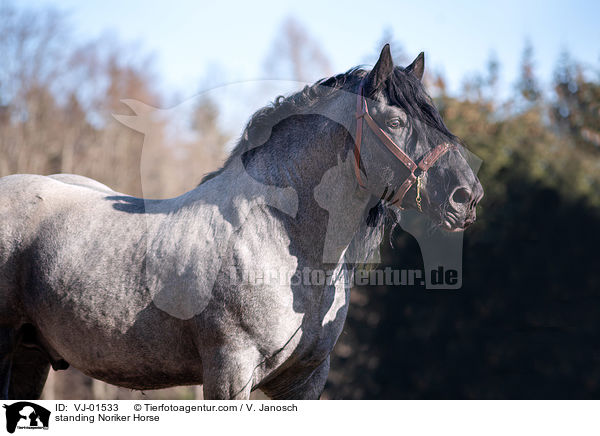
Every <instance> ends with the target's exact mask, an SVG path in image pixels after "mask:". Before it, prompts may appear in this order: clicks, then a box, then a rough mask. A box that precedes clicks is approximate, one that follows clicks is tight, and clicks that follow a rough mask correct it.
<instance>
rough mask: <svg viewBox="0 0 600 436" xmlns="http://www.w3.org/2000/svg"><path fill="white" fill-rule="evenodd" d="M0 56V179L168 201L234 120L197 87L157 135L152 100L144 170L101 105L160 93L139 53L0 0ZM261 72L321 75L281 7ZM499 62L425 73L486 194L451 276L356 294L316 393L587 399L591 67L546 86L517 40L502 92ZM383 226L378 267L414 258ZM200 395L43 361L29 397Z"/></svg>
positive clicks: (597, 87) (565, 63)
mask: <svg viewBox="0 0 600 436" xmlns="http://www.w3.org/2000/svg"><path fill="white" fill-rule="evenodd" d="M391 38H392V35H391V33H390V32H389V31H387V33H384V37H383V39H384V40H386V41H387V40H389V39H391ZM395 47H396V49H397V51H396V53H395V54H394V55H395V57H396V58H397V61H399V62H406V60H407V58H406V56H405V54H404V51H403V50H402V48H401V45H399V44H395ZM369 56H371V53H369V54H365V59H369ZM0 58H1V59H0V176H5V175H8V174H13V173H40V174H51V173H57V172H72V173H78V174H82V175H86V176H89V177H92V178H95V179H97V180H99V181H101V182H103V183H106V184H108V185H110V186H111V187H113V188H115V189H117V190H119V191H122V192H126V193H128V194H132V195H142V194H143V195H145V196H146V197H167V196H172V195H176V194H179V193H181V192H184V191H185V190H187V189H190V188H192V187H193V186H195V184H197V183H198V182H199V181H200V179H201V177H202V175H203V174H204V173H206V172H208V171H210V170H212V169H214V168H216V167H217V166H218V165H219V164H220V163H221V162H222V160H223V158H224V156H225V154H226V150H225V148H224V147H225V143H226V142H227V141H228V139H229V138H230V137H231V136H232V135H237V134H239V133H240V132H227V131H223V129H221V128H220V127H219V122H218V120H219V117H220V113H219V106H218V105H217V104H216V103H215V102H214V101H212V100H211V99H210V98H208V97H205V98H200V99H198V100H197V101H196V104H195V105H194V107H193V109H192V110H191V111H188V112H187V118H186V119H185V120H184V123H183V125H185V126H187V127H186V129H185V134H173V130H172V129H170V127H169V126H170V123H171V122H172V121H173V120H172V119H169V112H168V111H166V112H165V114H164V115H165V116H166V118H165V119H164V123H162V124H160V123H159V124H157V126H156V128H157V132H156V138H155V140H154V141H153V143H152V147H149V148H146V147H145V149H144V153H150V155H144V172H145V174H144V175H142V174H141V173H140V168H141V159H142V157H141V156H142V144H143V140H144V137H143V135H142V134H141V133H138V132H135V131H134V130H132V129H129V128H127V127H125V126H124V125H122V124H120V123H118V122H117V121H116V120H115V119H114V118H113V117H112V114H113V113H119V114H127V113H129V114H131V115H133V113H131V112H128V111H129V109H128V108H127V107H126V106H124V105H123V104H122V103H121V102H120V99H122V98H133V99H137V100H140V101H142V102H144V103H146V104H148V105H151V106H154V107H157V108H163V107H165V106H166V105H167V102H169V101H173V96H170V95H165V94H164V93H160V92H157V91H156V90H157V89H159V87H158V86H157V83H156V82H157V79H156V77H155V75H154V74H153V73H152V59H151V57H148V56H145V55H144V54H142V55H140V54H139V50H137V49H136V48H135V47H129V46H124V45H123V44H121V43H120V42H119V41H117V40H114V39H110V38H104V39H100V40H95V41H74V39H73V37H72V32H71V29H70V28H69V26H68V23H67V22H66V21H65V20H64V18H63V17H62V16H61V15H60V14H59V13H56V12H54V11H51V10H47V11H35V12H33V11H28V10H24V9H19V8H16V7H14V6H11V4H10V3H1V6H0ZM265 68H266V72H267V73H269V74H270V75H272V76H275V77H287V78H291V79H295V80H298V81H312V80H316V79H318V78H320V77H323V76H325V75H327V74H330V73H332V71H331V67H330V64H329V62H328V58H327V55H326V54H324V53H322V52H321V51H320V49H319V46H318V44H316V43H315V41H314V39H313V38H312V37H311V36H310V35H309V33H308V31H307V30H306V29H305V28H303V27H302V26H301V25H300V24H299V23H297V22H296V21H294V20H293V19H291V18H290V19H288V20H286V21H285V22H284V23H283V25H282V27H281V31H280V33H279V37H278V39H277V41H276V43H274V45H273V47H272V50H271V51H270V52H269V54H268V55H267V58H266V61H265ZM499 71H500V65H499V62H498V61H497V60H496V59H495V57H494V56H492V57H491V58H490V61H489V63H488V65H487V69H486V71H484V72H483V73H481V74H479V75H476V76H474V77H471V78H470V79H469V80H467V81H466V82H465V84H464V87H463V90H462V91H461V92H460V93H453V94H450V93H449V92H448V91H447V87H446V83H445V80H444V77H443V76H440V75H436V74H434V73H431V72H429V73H428V76H427V77H426V83H427V86H428V88H429V90H430V92H431V94H432V95H433V96H435V100H436V104H437V106H438V107H439V108H440V110H441V112H442V114H443V117H444V119H445V120H446V123H447V124H448V126H449V127H450V129H451V130H452V131H453V132H454V133H455V134H457V135H458V136H460V137H461V138H462V139H463V140H464V142H465V144H466V145H467V146H468V148H469V149H470V150H471V151H472V152H473V153H475V154H476V155H478V156H479V157H480V158H481V159H482V160H483V166H482V167H481V170H480V173H479V175H480V178H481V181H482V184H483V186H484V188H485V197H484V199H483V201H482V203H481V206H480V208H479V210H478V222H477V224H476V225H475V226H473V227H472V228H470V229H469V231H468V232H467V233H466V235H465V250H464V277H463V288H462V289H461V290H460V291H458V292H456V291H446V292H443V291H426V290H424V289H422V288H420V287H400V288H392V287H381V286H379V287H371V288H368V287H367V288H359V289H355V290H354V291H353V293H352V301H351V307H350V313H349V317H348V322H347V325H346V328H345V331H344V333H343V334H342V337H341V339H340V342H339V343H338V345H337V347H336V349H335V351H334V356H333V361H332V372H331V376H330V379H329V382H328V384H327V387H326V391H325V397H327V398H592V397H595V398H597V397H598V394H599V393H600V369H599V368H600V365H599V363H600V341H599V340H598V339H600V338H599V337H598V335H599V334H598V332H600V278H599V276H598V274H597V263H598V259H599V257H598V254H597V253H598V247H600V236H599V235H600V231H598V229H599V228H600V71H599V70H598V66H592V65H588V64H582V63H580V62H577V61H576V60H574V59H571V58H570V57H569V55H568V53H566V52H565V53H564V54H563V55H562V56H561V58H560V59H559V61H558V63H557V65H556V70H555V76H554V79H553V83H552V84H551V86H547V84H542V83H540V81H539V79H538V77H537V75H536V70H535V51H534V47H532V46H531V44H526V46H525V50H524V51H523V55H522V64H521V76H520V78H519V79H518V80H517V83H516V84H515V86H514V89H513V92H512V94H511V95H508V96H504V97H503V98H500V97H499V95H498V93H499V91H498V85H497V84H498V78H499ZM273 97H274V95H272V94H268V95H265V96H264V99H263V101H264V102H265V103H266V102H267V101H268V100H270V99H273ZM178 114H179V113H178ZM246 115H249V113H248V114H246ZM142 176H144V177H145V180H144V183H142ZM389 237H390V240H391V242H392V243H393V245H394V248H393V249H392V248H390V247H389V244H386V245H385V247H384V250H383V253H382V254H383V257H384V265H382V267H385V266H392V267H394V268H409V269H414V268H422V264H421V260H420V253H419V248H418V245H417V244H416V241H415V240H414V239H412V237H411V236H410V235H408V234H405V233H403V232H402V230H401V229H399V228H397V230H396V231H395V233H394V234H392V235H389ZM198 394H199V392H198V391H197V390H195V389H193V388H177V389H172V390H167V391H154V392H147V393H146V394H142V393H139V392H131V391H128V390H125V389H119V388H115V387H112V386H108V385H105V384H103V383H101V382H97V381H92V380H91V379H88V378H87V377H84V376H83V375H81V374H79V373H77V371H75V370H69V371H68V372H66V373H64V372H60V373H54V372H52V373H51V377H50V380H49V383H48V386H47V388H46V390H45V393H44V395H45V397H46V398H139V397H141V396H142V395H145V398H161V397H162V398H174V397H177V398H193V397H195V396H197V395H198Z"/></svg>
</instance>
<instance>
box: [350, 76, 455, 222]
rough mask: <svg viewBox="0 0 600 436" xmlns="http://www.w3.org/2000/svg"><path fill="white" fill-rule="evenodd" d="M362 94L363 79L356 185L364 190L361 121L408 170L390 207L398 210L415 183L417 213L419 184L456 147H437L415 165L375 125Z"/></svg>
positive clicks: (358, 112)
mask: <svg viewBox="0 0 600 436" xmlns="http://www.w3.org/2000/svg"><path fill="white" fill-rule="evenodd" d="M363 94H364V79H363V80H362V81H361V82H360V86H359V88H358V96H357V102H356V139H355V143H354V172H355V173H356V179H357V180H358V184H359V185H360V186H361V187H362V188H365V184H364V183H363V180H362V177H361V174H360V146H361V142H362V132H363V120H365V121H366V122H367V125H368V126H369V128H370V129H371V131H372V132H373V133H375V135H376V136H377V137H378V138H379V140H380V141H381V142H383V144H384V145H385V146H386V147H387V148H388V150H389V151H391V152H392V154H393V155H394V156H396V158H397V159H398V160H400V162H402V163H403V164H404V166H406V168H408V169H409V170H410V174H409V176H408V177H407V178H406V180H404V182H403V183H402V185H400V188H399V189H398V191H397V192H396V194H395V195H394V197H393V198H392V199H391V200H390V203H391V204H392V205H396V206H397V207H399V208H400V209H403V208H402V200H404V196H405V195H406V193H407V192H408V190H409V189H410V188H411V187H412V185H414V184H415V182H416V183H417V195H416V198H415V200H416V203H417V208H418V209H419V211H422V210H421V186H422V185H421V183H422V177H423V175H424V174H426V173H427V171H428V170H429V168H431V167H432V166H433V164H434V163H435V162H436V161H437V160H438V159H439V158H440V157H442V156H443V155H444V154H445V153H447V152H448V151H450V150H452V149H455V148H456V145H453V144H449V143H447V142H445V143H443V144H440V145H438V146H437V147H435V148H434V149H433V150H430V151H429V152H428V153H427V154H426V155H425V156H423V158H422V159H421V160H420V162H419V163H418V164H416V163H415V162H414V161H413V160H412V159H411V158H410V157H409V156H408V155H407V154H406V153H405V152H404V151H402V149H401V148H400V147H398V145H396V143H395V142H394V141H393V140H392V139H391V138H390V137H389V136H388V135H387V133H385V132H384V131H383V129H382V128H381V127H379V126H378V125H377V123H376V122H375V120H374V119H373V118H372V117H371V115H369V108H368V107H367V99H366V98H365V96H364V95H363ZM417 170H419V171H420V172H419V174H418V175H416V174H415V171H417Z"/></svg>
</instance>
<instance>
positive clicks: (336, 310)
mask: <svg viewBox="0 0 600 436" xmlns="http://www.w3.org/2000/svg"><path fill="white" fill-rule="evenodd" d="M349 301H350V288H349V287H347V286H345V285H344V283H343V282H340V283H338V284H336V285H330V286H326V287H325V288H324V289H323V294H322V298H321V301H320V307H319V310H318V311H315V315H317V314H318V316H309V317H308V319H307V320H305V324H306V325H305V329H304V332H303V336H305V337H306V347H305V348H304V350H303V352H302V357H301V360H302V361H310V362H315V363H320V362H322V361H323V360H324V359H325V358H327V356H329V354H330V353H331V351H332V350H333V347H334V346H335V344H336V342H337V340H338V338H339V336H340V334H341V333H342V330H343V328H344V322H345V320H346V315H347V313H348V304H349Z"/></svg>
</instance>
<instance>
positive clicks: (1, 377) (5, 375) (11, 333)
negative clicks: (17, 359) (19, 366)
mask: <svg viewBox="0 0 600 436" xmlns="http://www.w3.org/2000/svg"><path fill="white" fill-rule="evenodd" d="M14 342H15V330H14V329H12V328H0V399H2V400H8V399H9V398H8V391H9V387H10V375H11V367H12V361H11V359H12V352H13V348H14Z"/></svg>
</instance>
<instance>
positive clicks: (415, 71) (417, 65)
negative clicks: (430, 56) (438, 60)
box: [404, 52, 425, 80]
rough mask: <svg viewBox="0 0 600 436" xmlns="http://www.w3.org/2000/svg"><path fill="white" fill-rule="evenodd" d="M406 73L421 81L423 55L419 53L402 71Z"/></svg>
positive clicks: (423, 68) (423, 67) (423, 63)
mask: <svg viewBox="0 0 600 436" xmlns="http://www.w3.org/2000/svg"><path fill="white" fill-rule="evenodd" d="M404 71H406V72H407V73H411V74H412V75H413V76H416V78H417V79H419V80H423V73H424V72H425V53H423V52H421V53H419V56H417V58H416V59H415V60H414V61H413V62H412V64H410V65H409V66H408V67H406V68H405V69H404Z"/></svg>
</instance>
